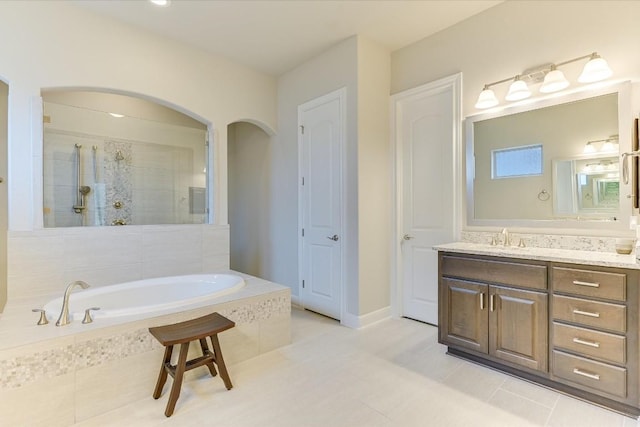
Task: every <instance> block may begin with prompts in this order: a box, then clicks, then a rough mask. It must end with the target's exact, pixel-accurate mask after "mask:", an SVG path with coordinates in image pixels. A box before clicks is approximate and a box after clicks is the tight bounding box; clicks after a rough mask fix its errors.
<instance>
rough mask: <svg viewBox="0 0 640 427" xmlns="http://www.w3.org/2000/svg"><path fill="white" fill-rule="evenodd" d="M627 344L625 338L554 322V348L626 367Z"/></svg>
mask: <svg viewBox="0 0 640 427" xmlns="http://www.w3.org/2000/svg"><path fill="white" fill-rule="evenodd" d="M626 344H627V339H626V337H624V336H620V335H614V334H608V333H606V332H598V331H594V330H592V329H585V328H578V327H576V326H569V325H563V324H561V323H556V322H553V346H554V347H560V348H563V349H566V350H571V351H573V352H576V353H580V354H582V355H585V356H590V357H594V358H596V359H600V360H604V361H606V362H612V363H617V364H619V365H624V364H625V363H626V362H627V360H626V359H627V357H626V356H627V345H626Z"/></svg>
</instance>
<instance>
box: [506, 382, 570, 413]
mask: <svg viewBox="0 0 640 427" xmlns="http://www.w3.org/2000/svg"><path fill="white" fill-rule="evenodd" d="M509 379H513V378H508V379H507V380H509ZM520 381H522V380H520ZM505 382H506V381H505ZM525 383H526V384H527V385H533V384H532V383H528V382H525ZM502 385H504V383H503V384H502ZM502 385H501V386H500V388H501V389H502V391H505V392H507V393H510V394H513V395H515V396H518V397H521V398H523V399H526V400H528V401H529V402H533V403H537V404H538V405H540V406H542V407H544V408H547V409H553V408H554V407H555V405H556V403H557V402H558V398H559V397H560V395H559V394H558V392H556V391H553V390H550V389H545V388H542V389H543V390H546V391H549V392H550V393H554V394H555V395H556V396H555V397H556V398H555V399H554V402H553V404H552V405H551V406H547V405H545V404H544V403H541V402H539V401H537V400H535V399H532V398H530V397H527V396H524V395H522V394H520V393H518V392H515V391H512V390H508V389H506V388H502Z"/></svg>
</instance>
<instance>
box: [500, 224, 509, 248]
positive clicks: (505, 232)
mask: <svg viewBox="0 0 640 427" xmlns="http://www.w3.org/2000/svg"><path fill="white" fill-rule="evenodd" d="M502 235H503V236H504V242H503V245H504V246H511V238H510V237H509V230H507V229H506V228H503V229H502Z"/></svg>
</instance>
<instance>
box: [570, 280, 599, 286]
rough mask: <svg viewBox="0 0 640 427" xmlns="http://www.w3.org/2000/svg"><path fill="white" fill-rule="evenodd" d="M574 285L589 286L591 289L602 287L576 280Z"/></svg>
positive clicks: (597, 284)
mask: <svg viewBox="0 0 640 427" xmlns="http://www.w3.org/2000/svg"><path fill="white" fill-rule="evenodd" d="M573 284H574V285H578V286H589V287H590V288H599V287H600V283H593V282H583V281H582V280H574V281H573Z"/></svg>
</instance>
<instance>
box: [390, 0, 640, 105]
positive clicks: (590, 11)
mask: <svg viewBox="0 0 640 427" xmlns="http://www.w3.org/2000/svg"><path fill="white" fill-rule="evenodd" d="M638 16H640V2H636V1H507V2H504V3H502V4H500V5H498V6H495V7H493V8H491V9H488V10H486V11H484V12H482V13H480V14H478V15H476V16H473V17H471V18H469V19H467V20H466V21H463V22H461V23H459V24H457V25H454V26H453V27H450V28H448V29H446V30H443V31H441V32H440V33H437V34H435V35H433V36H431V37H427V38H425V39H423V40H421V41H419V42H417V43H414V44H412V45H410V46H407V47H405V48H403V49H399V50H397V51H395V52H393V53H392V55H391V92H392V93H396V92H400V91H402V90H405V89H409V88H412V87H415V86H418V85H420V84H423V83H427V82H430V81H433V80H436V79H438V78H441V77H445V76H448V75H451V74H454V73H457V72H460V71H461V72H463V73H464V81H463V96H464V102H463V115H464V116H468V115H470V114H476V113H478V112H479V110H476V109H475V107H474V104H475V102H476V100H477V97H478V94H479V93H480V91H481V90H482V86H483V85H484V84H485V83H490V82H493V81H497V80H500V79H503V78H507V77H510V76H513V75H515V74H517V73H519V72H521V71H523V70H525V69H527V68H529V67H533V66H536V65H541V64H545V63H549V62H554V61H556V62H559V61H563V60H567V59H571V58H575V57H578V56H582V55H587V54H589V53H591V52H593V51H597V52H598V53H600V54H601V55H602V56H603V57H604V58H605V59H606V60H607V62H608V63H609V65H610V66H611V68H612V69H613V71H614V76H613V77H614V78H615V79H623V80H628V79H632V80H638V77H639V76H640V55H638V54H637V52H638V40H640V26H639V25H638ZM585 63H586V61H582V62H579V63H576V64H573V65H571V66H567V67H564V68H563V70H564V71H565V74H566V75H567V78H568V79H569V80H570V81H572V82H576V81H577V76H578V74H579V72H580V70H581V68H582V66H583V65H584V64H585ZM508 86H509V85H508V84H507V83H505V84H502V85H498V86H495V92H496V95H497V96H498V99H504V94H505V93H506V90H507V89H508Z"/></svg>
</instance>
